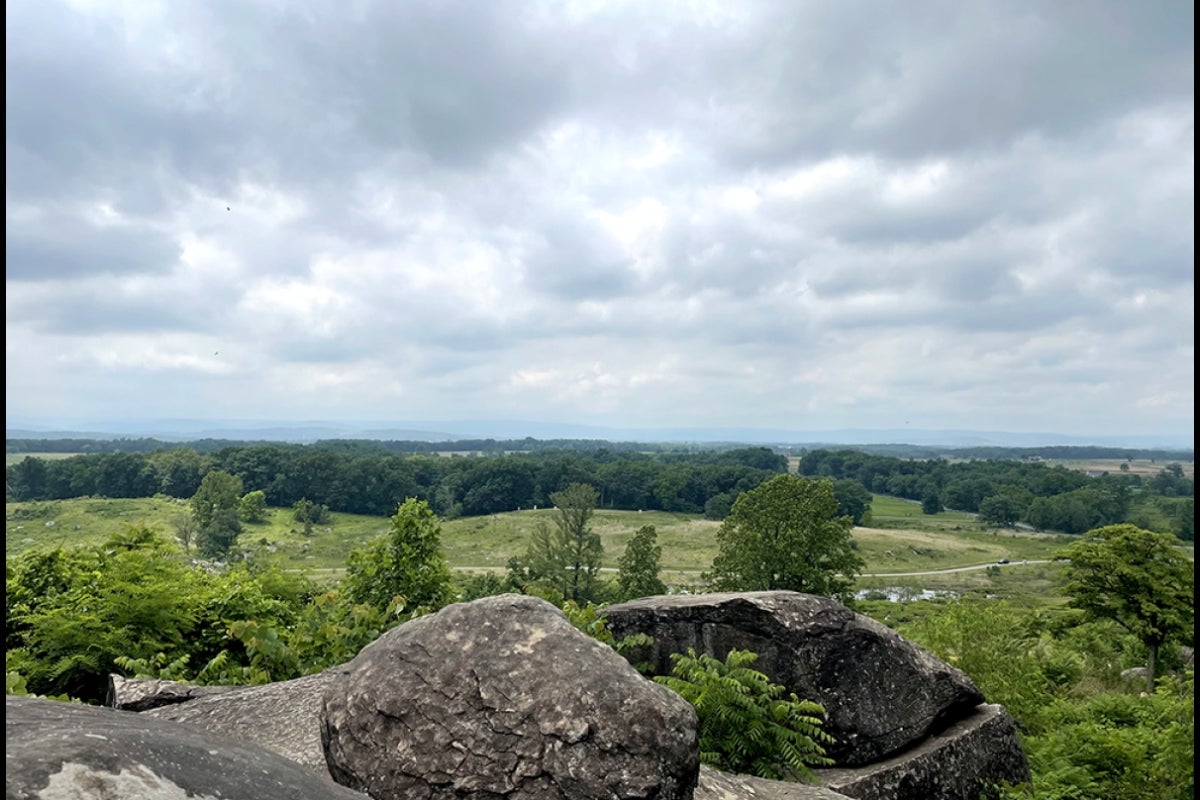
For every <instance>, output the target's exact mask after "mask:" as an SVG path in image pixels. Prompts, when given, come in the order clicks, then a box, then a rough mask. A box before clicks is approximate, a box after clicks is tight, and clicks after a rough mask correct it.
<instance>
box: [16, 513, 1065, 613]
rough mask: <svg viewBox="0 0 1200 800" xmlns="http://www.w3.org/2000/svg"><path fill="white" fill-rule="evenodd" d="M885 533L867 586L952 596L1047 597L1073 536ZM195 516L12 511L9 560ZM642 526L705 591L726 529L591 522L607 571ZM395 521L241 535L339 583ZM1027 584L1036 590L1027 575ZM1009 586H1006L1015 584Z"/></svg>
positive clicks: (860, 539) (888, 519)
mask: <svg viewBox="0 0 1200 800" xmlns="http://www.w3.org/2000/svg"><path fill="white" fill-rule="evenodd" d="M873 508H874V510H875V513H874V523H873V524H875V525H879V526H883V527H872V528H858V529H856V530H855V533H854V538H855V541H856V542H857V546H858V549H859V553H860V554H861V555H862V556H863V558H864V559H865V561H866V563H867V568H866V570H865V572H866V573H868V574H870V573H881V575H880V576H879V577H865V576H864V577H863V578H861V579H860V581H859V585H860V586H862V587H867V588H870V587H897V586H900V587H905V586H907V587H915V588H948V589H955V590H959V591H967V590H970V591H984V592H1003V593H1005V594H1010V593H1014V592H1015V593H1020V592H1023V591H1026V590H1028V591H1032V592H1040V591H1048V590H1049V586H1050V584H1051V583H1052V581H1053V572H1054V570H1053V568H1052V567H1051V566H1049V565H1035V564H1022V563H1021V562H1030V561H1041V560H1046V559H1049V558H1051V557H1052V554H1053V553H1054V551H1055V550H1056V549H1057V548H1058V547H1060V546H1061V545H1062V543H1063V542H1064V541H1066V540H1065V539H1064V538H1063V537H1057V536H1045V535H1040V534H1032V533H1024V532H1016V531H1011V530H1004V531H998V530H995V529H986V528H984V527H983V526H981V525H980V524H979V523H977V522H975V521H974V519H973V518H972V517H971V515H969V514H961V513H957V512H944V513H941V514H936V515H926V514H923V513H921V509H920V508H919V507H918V506H916V505H915V504H912V503H908V502H906V501H903V500H898V499H896V498H888V497H876V498H875V501H874V504H873ZM187 513H188V506H187V503H186V502H183V501H179V500H173V499H170V498H164V497H157V498H147V499H138V500H104V499H90V498H82V499H77V500H62V501H52V502H41V503H9V504H7V505H6V522H5V553H6V555H14V554H16V553H19V552H22V551H23V550H26V549H29V548H32V547H56V546H60V545H71V544H76V543H78V544H84V543H94V542H100V541H103V540H104V539H106V538H108V537H109V536H110V535H112V534H113V533H116V532H118V531H120V530H121V529H122V528H123V526H124V525H127V524H137V523H144V524H147V525H150V526H152V527H155V528H158V529H159V530H161V531H162V532H163V533H165V534H168V535H172V536H173V535H174V525H173V521H174V520H175V519H177V518H179V517H181V516H183V515H185V514H187ZM554 513H555V512H554V511H553V510H545V509H543V510H538V511H519V512H512V513H507V514H495V515H490V516H486V517H468V518H463V519H455V520H449V521H447V522H445V523H443V525H442V544H443V549H444V550H445V553H446V557H447V560H448V561H449V562H450V564H451V565H452V566H454V567H456V568H458V569H481V570H502V569H503V568H504V567H505V565H506V563H507V562H508V560H509V558H511V557H512V556H519V555H521V554H522V553H524V551H525V548H526V545H527V543H528V541H529V537H530V536H531V534H532V533H533V531H534V530H535V529H536V528H537V526H538V525H551V526H552V525H553V524H554V522H553V519H554ZM643 525H653V526H655V529H656V530H657V532H658V541H659V544H660V545H661V546H662V548H663V557H662V564H663V571H664V577H665V578H667V579H668V580H669V581H671V582H674V583H677V584H691V585H694V584H697V583H698V582H699V580H700V573H701V572H702V571H703V570H705V569H707V568H708V567H709V565H710V564H711V563H712V559H713V556H714V555H715V554H716V532H717V529H718V528H719V527H720V525H719V523H717V522H713V521H711V520H705V519H703V518H701V517H699V516H697V515H691V514H669V513H665V512H637V511H598V512H597V513H596V515H595V517H594V518H593V523H592V526H593V528H594V530H595V531H596V532H597V533H599V534H600V537H601V540H602V542H603V543H604V561H603V566H604V567H605V568H606V569H609V570H611V569H615V568H616V566H617V560H618V558H619V557H620V555H621V553H622V552H623V551H624V549H625V545H626V544H627V542H628V541H629V539H630V537H632V536H633V534H634V533H635V532H636V531H637V530H638V528H640V527H641V526H643ZM387 527H388V520H387V519H385V518H382V517H367V516H361V515H355V514H340V513H333V514H332V515H331V519H330V522H329V524H327V525H323V526H318V527H317V528H316V529H315V530H314V533H313V535H312V536H305V535H304V533H303V529H302V526H300V525H298V524H296V523H295V522H294V521H293V519H292V515H291V511H290V510H287V509H271V511H270V513H269V516H268V520H267V521H266V522H264V523H261V524H257V525H247V526H246V528H245V532H244V533H243V534H242V536H241V538H240V544H241V546H242V548H243V549H246V550H248V551H250V552H252V553H253V557H254V558H255V559H256V560H260V561H262V562H265V563H272V564H276V565H279V566H281V567H283V568H285V569H302V570H312V571H313V572H314V576H317V577H320V576H325V577H330V578H335V577H336V575H337V574H338V573H339V572H340V571H341V569H342V568H343V567H344V565H345V562H346V556H347V555H348V554H349V552H350V551H351V550H352V549H353V548H355V547H358V546H360V545H362V544H363V543H365V542H367V541H369V540H370V539H371V538H372V537H374V536H377V535H379V534H381V533H383V532H384V531H386V530H387ZM1001 560H1007V561H1008V562H1009V563H1008V564H1007V565H1006V566H1004V567H1003V568H1002V569H1001V570H999V572H1000V573H1001V574H1000V575H996V574H995V573H996V572H997V570H995V569H993V570H992V574H990V575H989V574H988V572H986V571H984V570H982V569H979V570H976V571H972V572H956V573H948V574H941V575H936V574H935V575H921V576H907V575H904V574H903V573H910V572H929V571H935V570H947V569H955V568H963V567H972V566H976V567H978V566H983V565H995V564H996V563H997V562H999V561H1001ZM1022 575H1023V576H1025V578H1026V579H1028V581H1032V583H1031V584H1030V585H1026V583H1027V582H1028V581H1027V580H1025V579H1022V578H1021V577H1019V576H1022ZM1006 586H1007V588H1006Z"/></svg>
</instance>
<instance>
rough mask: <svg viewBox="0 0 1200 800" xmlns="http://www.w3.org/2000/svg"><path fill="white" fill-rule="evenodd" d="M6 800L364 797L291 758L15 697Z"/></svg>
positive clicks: (161, 724) (106, 711)
mask: <svg viewBox="0 0 1200 800" xmlns="http://www.w3.org/2000/svg"><path fill="white" fill-rule="evenodd" d="M4 717H5V719H4V746H5V759H4V767H5V769H4V795H5V798H6V799H7V800H35V799H36V800H116V799H117V798H120V800H217V798H220V799H221V800H363V797H362V795H361V794H358V793H357V792H354V791H351V790H349V789H346V788H345V787H341V786H337V785H335V784H333V783H332V782H330V781H329V780H327V779H323V778H321V777H320V776H317V775H313V773H312V772H310V771H309V770H306V769H304V768H303V767H301V766H299V765H297V764H294V763H292V762H291V761H288V760H287V759H285V758H283V757H282V756H280V755H278V754H276V753H272V752H271V751H269V750H266V749H265V748H262V747H258V746H256V745H253V744H239V743H237V742H235V741H232V740H230V739H229V738H227V737H221V738H218V737H216V736H212V735H209V734H206V733H204V732H203V731H200V730H197V729H195V728H190V727H187V726H184V725H178V724H175V723H172V722H167V721H165V720H158V719H152V718H149V717H146V716H145V715H142V714H136V713H134V712H131V711H117V710H115V709H111V708H102V707H99V706H85V705H80V704H77V703H60V702H57V701H54V700H41V699H34V698H28V697H7V698H5V703H4Z"/></svg>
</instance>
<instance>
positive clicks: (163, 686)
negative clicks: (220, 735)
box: [104, 674, 237, 711]
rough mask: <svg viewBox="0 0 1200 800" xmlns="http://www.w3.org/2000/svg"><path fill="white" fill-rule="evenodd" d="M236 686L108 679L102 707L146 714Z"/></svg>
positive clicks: (146, 679)
mask: <svg viewBox="0 0 1200 800" xmlns="http://www.w3.org/2000/svg"><path fill="white" fill-rule="evenodd" d="M235 688H237V687H235V686H195V685H193V684H190V683H180V682H179V681H164V680H157V679H149V678H126V677H125V676H124V675H116V674H113V675H109V676H108V697H107V698H105V702H104V704H105V705H107V706H109V707H111V708H115V709H117V710H119V711H149V710H150V709H152V708H159V707H161V706H170V705H175V704H176V703H186V702H188V701H189V700H195V699H196V698H197V697H207V696H208V695H213V694H221V693H222V692H228V691H230V690H232V689H235Z"/></svg>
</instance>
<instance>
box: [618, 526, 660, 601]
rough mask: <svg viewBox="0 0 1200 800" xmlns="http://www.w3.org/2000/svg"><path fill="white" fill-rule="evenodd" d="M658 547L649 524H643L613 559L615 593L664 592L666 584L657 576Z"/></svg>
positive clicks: (625, 597)
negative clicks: (615, 558)
mask: <svg viewBox="0 0 1200 800" xmlns="http://www.w3.org/2000/svg"><path fill="white" fill-rule="evenodd" d="M661 561H662V548H661V547H660V546H659V545H658V532H657V531H656V530H655V529H654V526H653V525H643V526H642V527H641V528H639V529H638V532H637V533H635V534H634V535H633V538H632V539H630V540H629V544H627V545H625V552H624V553H622V554H621V558H620V560H619V561H618V562H617V593H618V594H619V595H620V597H621V599H622V600H633V599H636V598H638V597H651V596H653V595H656V594H665V593H666V591H667V587H666V584H664V583H663V582H662V578H660V577H659V572H660V571H661V570H662V566H661Z"/></svg>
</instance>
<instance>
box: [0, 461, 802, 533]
mask: <svg viewBox="0 0 1200 800" xmlns="http://www.w3.org/2000/svg"><path fill="white" fill-rule="evenodd" d="M787 468H788V463H787V458H786V457H785V456H782V455H780V454H778V453H775V452H773V451H771V450H769V449H768V448H765V447H747V448H739V449H734V450H728V451H724V452H714V451H706V452H700V453H661V454H646V453H626V452H616V451H612V450H591V451H583V452H573V451H548V452H542V453H523V454H506V455H494V456H482V457H470V458H468V457H457V458H456V457H445V456H429V455H409V456H387V455H365V456H355V455H351V454H348V453H339V452H333V451H331V450H328V449H326V448H319V447H314V446H309V445H281V444H272V445H246V446H240V447H227V448H223V449H221V450H218V451H216V452H212V453H201V452H199V451H196V450H189V449H186V448H175V449H170V450H158V451H154V452H150V453H102V454H93V455H79V456H71V457H68V458H60V459H43V458H38V457H27V458H25V459H24V460H22V461H21V462H19V463H17V464H14V465H12V466H9V467H8V468H7V469H6V470H5V473H6V474H5V481H6V492H5V493H6V496H7V499H8V500H9V501H24V500H63V499H68V498H72V497H87V496H100V497H152V496H154V495H156V494H164V495H167V496H169V497H177V498H190V497H192V496H193V495H195V493H196V492H197V491H198V490H199V488H200V484H201V482H202V481H203V479H204V476H205V475H208V474H209V473H211V472H216V471H221V472H227V473H229V474H231V475H236V476H237V477H238V478H240V479H241V481H242V485H243V490H244V491H246V492H252V491H261V492H263V493H264V494H265V496H266V499H267V502H268V503H269V504H270V505H272V506H279V507H289V506H293V505H294V504H295V503H296V502H298V501H300V500H308V501H310V502H312V503H315V504H318V505H323V506H326V507H327V508H329V509H330V510H333V511H341V512H347V513H354V514H371V515H376V516H386V515H389V514H391V513H393V512H394V511H395V508H396V504H397V503H398V502H400V501H401V500H403V499H404V498H406V497H417V498H420V499H423V500H425V501H427V502H428V503H429V504H430V507H431V508H433V509H434V511H435V512H436V513H438V514H439V515H440V516H442V517H446V518H452V517H457V516H477V515H483V514H493V513H498V512H504V511H515V510H517V509H522V508H533V507H537V506H541V507H545V506H547V505H549V501H550V495H551V494H553V493H554V492H558V491H562V490H563V489H565V488H567V487H568V486H570V485H571V484H572V483H588V484H590V485H592V486H594V487H595V488H596V491H597V492H598V498H597V506H598V507H600V508H615V509H626V510H639V509H641V510H656V511H670V512H680V513H705V512H708V513H709V514H710V516H712V517H713V518H714V519H722V518H724V516H725V514H726V513H727V512H728V510H729V508H730V507H731V506H732V504H733V500H734V499H735V498H736V497H737V495H738V494H740V493H741V492H743V491H745V490H747V489H751V488H753V487H755V486H757V485H758V484H760V483H762V482H763V481H764V480H766V479H767V478H769V477H771V476H772V475H776V474H779V473H781V472H785V471H787Z"/></svg>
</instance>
